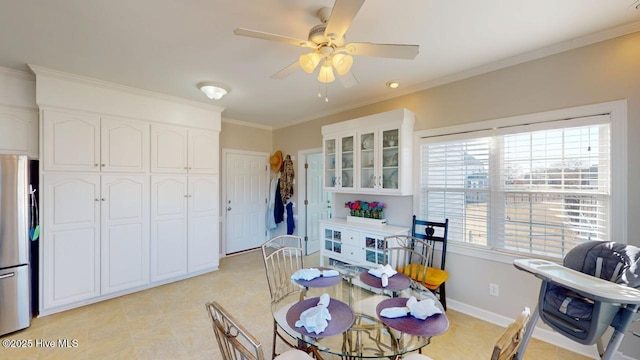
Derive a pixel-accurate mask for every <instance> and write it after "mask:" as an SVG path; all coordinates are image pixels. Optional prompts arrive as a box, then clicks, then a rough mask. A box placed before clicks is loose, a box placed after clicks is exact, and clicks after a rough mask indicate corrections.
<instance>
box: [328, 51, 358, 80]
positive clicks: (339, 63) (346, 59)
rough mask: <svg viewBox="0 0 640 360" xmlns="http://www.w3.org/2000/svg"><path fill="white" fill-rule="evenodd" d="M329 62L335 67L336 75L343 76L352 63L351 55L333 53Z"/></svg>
mask: <svg viewBox="0 0 640 360" xmlns="http://www.w3.org/2000/svg"><path fill="white" fill-rule="evenodd" d="M331 63H332V64H333V67H334V68H336V72H337V73H338V75H340V76H344V75H346V74H347V73H348V72H349V70H351V65H353V56H351V55H345V54H335V55H333V59H331Z"/></svg>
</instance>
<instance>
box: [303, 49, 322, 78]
mask: <svg viewBox="0 0 640 360" xmlns="http://www.w3.org/2000/svg"><path fill="white" fill-rule="evenodd" d="M320 60H321V57H320V54H318V53H316V52H311V53H308V54H304V55H300V57H299V58H298V64H300V67H301V68H302V70H304V72H306V73H307V74H311V73H312V72H313V70H315V69H316V67H317V66H318V64H319V63H320Z"/></svg>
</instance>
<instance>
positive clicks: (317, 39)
mask: <svg viewBox="0 0 640 360" xmlns="http://www.w3.org/2000/svg"><path fill="white" fill-rule="evenodd" d="M326 28H327V25H326V24H319V25H316V26H314V27H312V28H311V30H309V41H311V42H313V43H315V44H317V45H319V47H322V46H323V45H330V46H331V45H334V47H340V46H343V45H344V36H343V37H342V39H337V40H335V41H331V39H329V38H327V37H326V36H325V35H324V32H325V29H326Z"/></svg>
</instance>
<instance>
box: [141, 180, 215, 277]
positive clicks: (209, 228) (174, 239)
mask: <svg viewBox="0 0 640 360" xmlns="http://www.w3.org/2000/svg"><path fill="white" fill-rule="evenodd" d="M151 183H152V185H151V189H152V192H151V239H152V240H151V281H159V280H163V279H167V278H172V277H175V276H179V275H182V274H185V273H187V272H195V271H200V270H205V269H212V268H215V267H217V266H218V259H219V252H220V251H219V241H218V206H219V202H218V177H217V176H206V175H189V176H185V175H174V176H170V175H166V176H165V175H158V176H152V180H151Z"/></svg>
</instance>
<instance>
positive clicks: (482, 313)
mask: <svg viewBox="0 0 640 360" xmlns="http://www.w3.org/2000/svg"><path fill="white" fill-rule="evenodd" d="M447 307H448V308H450V309H453V310H455V311H459V312H461V313H463V314H467V315H469V316H473V317H475V318H478V319H481V320H484V321H487V322H490V323H492V324H496V325H498V326H502V327H507V326H508V325H509V324H511V323H512V322H513V321H514V319H510V318H508V317H506V316H502V315H498V314H496V313H493V312H490V311H487V310H483V309H480V308H477V307H475V306H471V305H468V304H465V303H461V302H458V301H455V300H453V299H450V298H447ZM531 310H532V311H533V309H531ZM540 323H541V321H540V322H538V324H536V328H535V330H534V331H533V337H534V338H536V339H538V340H541V341H544V342H547V343H549V344H552V345H555V346H559V347H561V348H564V349H567V350H570V351H573V352H575V353H578V354H580V355H584V356H588V357H591V358H594V359H599V358H600V355H598V350H597V348H596V346H595V345H591V346H587V345H582V344H578V343H577V342H575V341H571V340H569V339H568V338H566V337H564V336H562V335H560V334H558V333H556V332H554V331H552V330H549V329H544V328H541V327H540V326H539V324H540ZM525 354H526V352H525ZM618 354H620V353H618ZM620 355H622V354H620ZM616 360H632V358H629V357H626V356H624V355H622V356H616Z"/></svg>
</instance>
